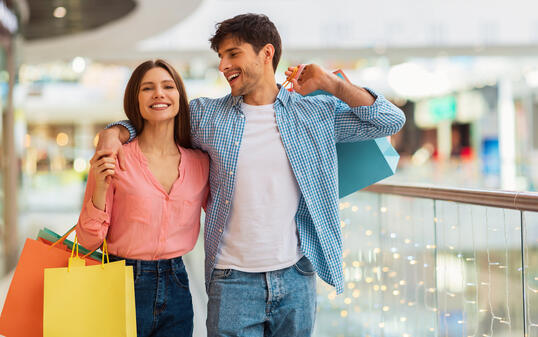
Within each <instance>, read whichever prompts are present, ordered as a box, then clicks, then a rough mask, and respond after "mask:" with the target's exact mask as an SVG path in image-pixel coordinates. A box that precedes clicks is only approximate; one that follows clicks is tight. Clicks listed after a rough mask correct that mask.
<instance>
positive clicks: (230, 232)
mask: <svg viewBox="0 0 538 337" xmlns="http://www.w3.org/2000/svg"><path fill="white" fill-rule="evenodd" d="M210 42H211V48H212V49H213V50H215V51H216V52H217V53H218V56H219V58H220V65H219V70H220V71H221V72H222V73H223V74H224V76H225V77H226V79H227V80H228V82H229V85H230V88H231V94H230V95H227V96H225V97H222V98H218V99H209V98H198V99H194V100H192V101H190V103H187V100H186V95H185V91H184V88H183V84H182V82H181V79H180V77H179V76H178V75H177V73H176V72H175V71H174V69H173V68H172V67H170V66H168V65H167V64H166V63H165V62H161V61H156V62H153V61H149V62H145V63H143V64H142V65H141V66H139V67H138V68H137V69H136V70H135V71H134V73H133V75H132V77H131V79H130V81H129V83H128V85H127V88H126V94H125V101H124V107H125V112H126V114H127V116H128V118H129V122H119V123H117V124H121V125H123V126H114V127H111V128H109V129H107V130H104V131H101V133H100V136H99V145H98V148H97V152H96V154H95V156H94V158H93V159H92V168H91V174H90V177H89V180H88V186H87V189H86V195H85V201H84V206H83V210H82V213H81V216H80V219H79V223H78V233H79V234H78V235H79V240H80V242H81V243H82V244H83V245H86V246H87V247H88V248H95V247H97V246H98V245H99V244H100V243H101V242H102V241H103V239H105V238H106V239H107V242H108V247H109V251H110V252H111V253H112V254H114V255H115V256H116V257H115V258H123V259H126V261H127V264H129V265H132V266H133V270H134V277H135V298H136V310H137V327H138V336H190V335H192V321H193V311H192V304H191V297H190V292H189V290H188V280H187V274H186V271H185V268H184V265H183V262H182V260H181V256H182V255H183V254H185V253H187V252H188V251H190V250H191V249H192V248H193V245H194V243H195V240H196V237H197V235H198V231H199V225H200V224H199V216H200V208H201V207H204V209H205V211H206V217H205V228H204V239H205V241H204V242H205V253H206V257H205V271H206V290H207V292H208V296H209V302H208V307H207V315H208V316H207V333H208V336H260V337H261V336H310V335H311V334H312V330H313V326H314V319H315V313H316V279H315V274H316V273H317V274H318V275H319V276H320V277H321V278H322V279H323V280H324V281H325V282H327V283H329V284H331V285H333V286H335V287H336V290H337V292H338V293H341V292H342V291H343V286H344V281H343V271H342V237H341V232H340V220H339V215H338V181H337V159H336V148H335V144H336V143H337V142H353V141H359V140H365V139H371V138H378V137H383V136H387V135H391V134H394V133H396V132H397V131H398V130H399V129H400V128H401V127H402V125H403V123H404V122H405V117H404V115H403V113H402V112H401V111H400V110H399V109H398V108H397V107H395V106H394V105H392V104H391V103H390V102H388V101H387V100H386V99H385V98H383V97H382V96H381V95H377V94H375V93H374V92H372V91H371V90H366V89H364V88H360V87H357V86H354V85H353V84H350V83H348V82H345V81H343V80H341V79H340V78H338V77H337V76H335V75H333V74H332V73H329V72H327V71H325V70H323V69H321V68H320V67H319V66H317V65H309V66H306V67H305V68H304V70H303V71H302V72H301V74H300V76H299V77H298V78H297V79H293V80H292V83H293V85H294V89H295V91H296V92H297V93H298V94H297V93H290V92H288V91H287V90H286V89H285V88H283V87H281V86H280V85H278V84H277V83H276V81H275V71H276V68H277V65H278V62H279V59H280V55H281V41H280V36H279V33H278V31H277V29H276V27H275V26H274V24H273V23H272V22H271V21H270V20H269V19H268V18H267V17H266V16H264V15H256V14H244V15H238V16H236V17H234V18H231V19H228V20H225V21H223V22H221V23H219V24H218V25H217V29H216V32H215V34H214V36H213V37H212V38H211V39H210ZM290 70H291V69H289V70H288V71H287V72H286V75H288V76H289V75H290V74H291V71H290ZM318 89H321V90H325V91H327V92H329V93H331V94H332V95H333V96H314V97H303V96H302V95H306V94H308V93H310V92H313V91H315V90H318ZM189 110H190V113H189ZM137 135H138V137H137V138H135V137H136V136H137ZM133 139H134V140H133ZM128 141H129V142H128ZM122 142H124V143H125V142H127V144H125V145H122V144H121V143H122ZM191 142H192V143H191ZM191 145H192V147H193V148H196V149H199V150H194V149H191V148H190V147H191ZM200 150H202V151H204V152H206V153H207V154H208V156H207V155H206V154H204V153H203V152H201V151H200ZM118 166H119V167H120V168H121V169H120V168H118ZM208 176H209V182H208V181H207V179H208Z"/></svg>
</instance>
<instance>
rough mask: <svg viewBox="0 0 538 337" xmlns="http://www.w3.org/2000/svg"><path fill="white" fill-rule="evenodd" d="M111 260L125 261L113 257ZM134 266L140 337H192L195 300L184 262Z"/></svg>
mask: <svg viewBox="0 0 538 337" xmlns="http://www.w3.org/2000/svg"><path fill="white" fill-rule="evenodd" d="M110 260H111V261H117V260H123V259H122V258H120V257H116V256H110ZM125 264H126V265H129V266H133V273H134V285H135V301H136V330H137V336H138V337H149V336H151V337H184V336H185V337H186V336H188V337H190V336H192V331H193V316H194V312H193V308H192V298H191V293H190V291H189V280H188V277H187V271H186V270H185V265H184V264H183V259H182V258H181V256H180V257H176V258H173V259H169V260H156V261H144V260H130V259H125Z"/></svg>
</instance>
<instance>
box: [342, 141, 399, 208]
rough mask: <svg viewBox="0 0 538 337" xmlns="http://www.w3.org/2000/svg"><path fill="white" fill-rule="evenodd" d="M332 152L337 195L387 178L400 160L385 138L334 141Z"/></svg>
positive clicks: (351, 191) (345, 193) (354, 190)
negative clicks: (335, 168) (335, 164)
mask: <svg viewBox="0 0 538 337" xmlns="http://www.w3.org/2000/svg"><path fill="white" fill-rule="evenodd" d="M336 153H337V155H338V192H339V193H338V194H339V197H340V198H343V197H345V196H347V195H349V194H351V193H354V192H356V191H358V190H362V189H363V188H365V187H368V186H370V185H372V184H375V183H377V182H378V181H380V180H383V179H385V178H388V177H390V176H391V175H393V174H394V172H396V166H397V165H398V160H399V159H400V155H399V154H398V152H396V150H395V149H394V148H393V147H392V145H391V144H390V142H389V140H388V139H387V138H386V137H384V138H377V139H371V140H365V141H362V142H356V143H338V144H336Z"/></svg>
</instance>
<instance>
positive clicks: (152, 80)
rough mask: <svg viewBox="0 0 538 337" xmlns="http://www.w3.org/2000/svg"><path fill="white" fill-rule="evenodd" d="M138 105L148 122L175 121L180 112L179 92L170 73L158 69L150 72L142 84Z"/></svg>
mask: <svg viewBox="0 0 538 337" xmlns="http://www.w3.org/2000/svg"><path fill="white" fill-rule="evenodd" d="M138 105H139V108H140V113H141V114H142V118H144V119H145V120H146V121H149V122H151V121H154V122H158V121H165V120H169V119H173V118H174V117H175V116H176V115H177V114H178V112H179V91H178V89H177V87H176V83H175V82H174V79H173V78H172V76H170V74H169V73H168V71H166V70H165V69H163V68H160V67H156V68H152V69H150V70H148V72H146V74H145V75H144V77H143V78H142V81H141V82H140V91H139V92H138Z"/></svg>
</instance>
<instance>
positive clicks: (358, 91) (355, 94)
mask: <svg viewBox="0 0 538 337" xmlns="http://www.w3.org/2000/svg"><path fill="white" fill-rule="evenodd" d="M294 69H295V68H294V67H289V68H288V70H287V71H286V76H287V77H290V76H291V75H292V73H293V70H294ZM290 82H291V83H292V84H293V89H294V90H295V91H296V92H297V93H299V94H301V95H303V96H304V95H308V94H310V93H311V92H314V91H316V90H323V91H326V92H328V93H329V94H331V95H333V96H335V97H337V98H339V99H340V100H342V101H344V102H345V103H346V104H347V105H349V106H350V107H357V106H368V105H372V104H374V102H375V97H374V96H372V94H371V93H370V92H368V90H366V89H364V88H361V87H358V86H355V85H353V84H352V83H350V82H347V81H345V80H343V79H341V78H340V77H338V76H336V75H335V74H333V73H331V72H329V71H327V70H325V69H323V68H321V67H320V66H318V65H317V64H309V65H306V66H305V67H304V68H303V71H302V72H301V73H300V74H299V75H298V76H295V78H293V79H290Z"/></svg>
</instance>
